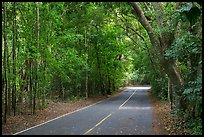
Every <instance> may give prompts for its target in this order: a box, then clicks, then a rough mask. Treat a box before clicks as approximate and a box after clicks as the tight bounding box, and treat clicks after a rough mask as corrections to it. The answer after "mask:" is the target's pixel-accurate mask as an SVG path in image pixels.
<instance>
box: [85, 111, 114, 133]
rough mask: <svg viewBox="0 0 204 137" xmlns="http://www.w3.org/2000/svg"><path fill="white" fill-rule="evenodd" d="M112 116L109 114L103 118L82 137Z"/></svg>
mask: <svg viewBox="0 0 204 137" xmlns="http://www.w3.org/2000/svg"><path fill="white" fill-rule="evenodd" d="M111 115H112V113H111V114H109V115H108V116H106V117H105V118H103V119H102V120H101V121H99V122H98V123H97V124H96V125H95V126H94V127H93V128H91V129H89V130H88V131H86V132H85V133H84V135H86V134H88V133H89V132H91V131H92V130H93V129H94V128H95V127H97V126H98V125H100V124H101V123H103V122H104V121H105V120H106V119H108V118H109V117H110V116H111Z"/></svg>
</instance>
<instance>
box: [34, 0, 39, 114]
mask: <svg viewBox="0 0 204 137" xmlns="http://www.w3.org/2000/svg"><path fill="white" fill-rule="evenodd" d="M36 20H37V24H36V27H37V35H36V41H37V45H36V50H37V49H38V48H39V32H40V22H39V3H38V2H36ZM37 58H38V57H36V58H35V85H34V86H35V89H34V97H33V114H35V110H36V94H37V92H38V61H37Z"/></svg>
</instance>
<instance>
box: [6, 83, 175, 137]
mask: <svg viewBox="0 0 204 137" xmlns="http://www.w3.org/2000/svg"><path fill="white" fill-rule="evenodd" d="M125 89H126V88H125V87H124V88H120V89H119V90H117V91H116V92H114V93H113V94H112V95H111V96H114V95H116V94H118V93H120V92H121V91H123V90H125ZM149 96H150V98H151V102H152V106H153V123H152V124H153V131H154V132H155V135H171V134H174V131H173V130H172V129H173V128H172V125H173V121H172V120H171V116H170V106H169V104H168V103H165V102H161V101H159V100H158V99H157V98H156V97H155V96H153V95H152V94H150V93H149ZM108 97H110V96H106V97H105V96H97V97H90V98H88V99H86V100H85V99H81V100H77V101H74V102H67V103H64V102H57V103H54V102H51V103H49V104H48V106H47V108H45V109H44V110H41V111H36V114H35V115H28V114H21V115H16V116H10V117H8V119H7V123H6V124H2V134H3V135H11V134H14V133H16V132H19V131H22V130H25V129H27V128H30V127H32V126H35V125H38V124H40V123H43V122H46V121H48V120H51V119H54V118H56V117H59V116H61V115H64V114H66V113H70V112H72V111H75V110H77V109H80V108H82V107H85V106H88V105H91V104H93V103H96V102H98V101H101V100H104V99H107V98H108Z"/></svg>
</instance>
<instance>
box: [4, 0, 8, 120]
mask: <svg viewBox="0 0 204 137" xmlns="http://www.w3.org/2000/svg"><path fill="white" fill-rule="evenodd" d="M3 5H4V84H5V86H4V96H5V102H4V116H3V120H4V123H6V115H7V91H8V85H7V84H8V76H7V55H8V53H7V52H8V49H7V39H6V36H7V32H6V29H7V14H6V10H7V8H6V6H7V5H6V2H4V3H3Z"/></svg>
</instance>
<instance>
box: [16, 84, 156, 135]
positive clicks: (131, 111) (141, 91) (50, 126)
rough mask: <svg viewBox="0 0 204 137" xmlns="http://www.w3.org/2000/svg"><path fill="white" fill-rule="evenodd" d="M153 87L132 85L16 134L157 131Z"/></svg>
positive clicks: (140, 133) (142, 133) (142, 132)
mask: <svg viewBox="0 0 204 137" xmlns="http://www.w3.org/2000/svg"><path fill="white" fill-rule="evenodd" d="M149 88H150V87H128V88H127V89H126V90H124V91H123V92H121V93H120V94H118V95H116V96H113V97H111V98H108V99H106V100H103V101H101V102H99V103H96V104H94V105H90V106H88V107H85V108H82V109H80V110H77V111H74V112H72V113H69V114H66V115H63V116H62V117H60V118H56V119H54V120H51V121H49V122H46V123H43V124H40V125H37V126H35V127H32V128H29V129H27V130H23V131H20V132H18V133H15V134H14V135H153V131H152V108H151V104H150V100H149V97H148V95H147V92H148V91H147V90H148V89H149Z"/></svg>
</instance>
